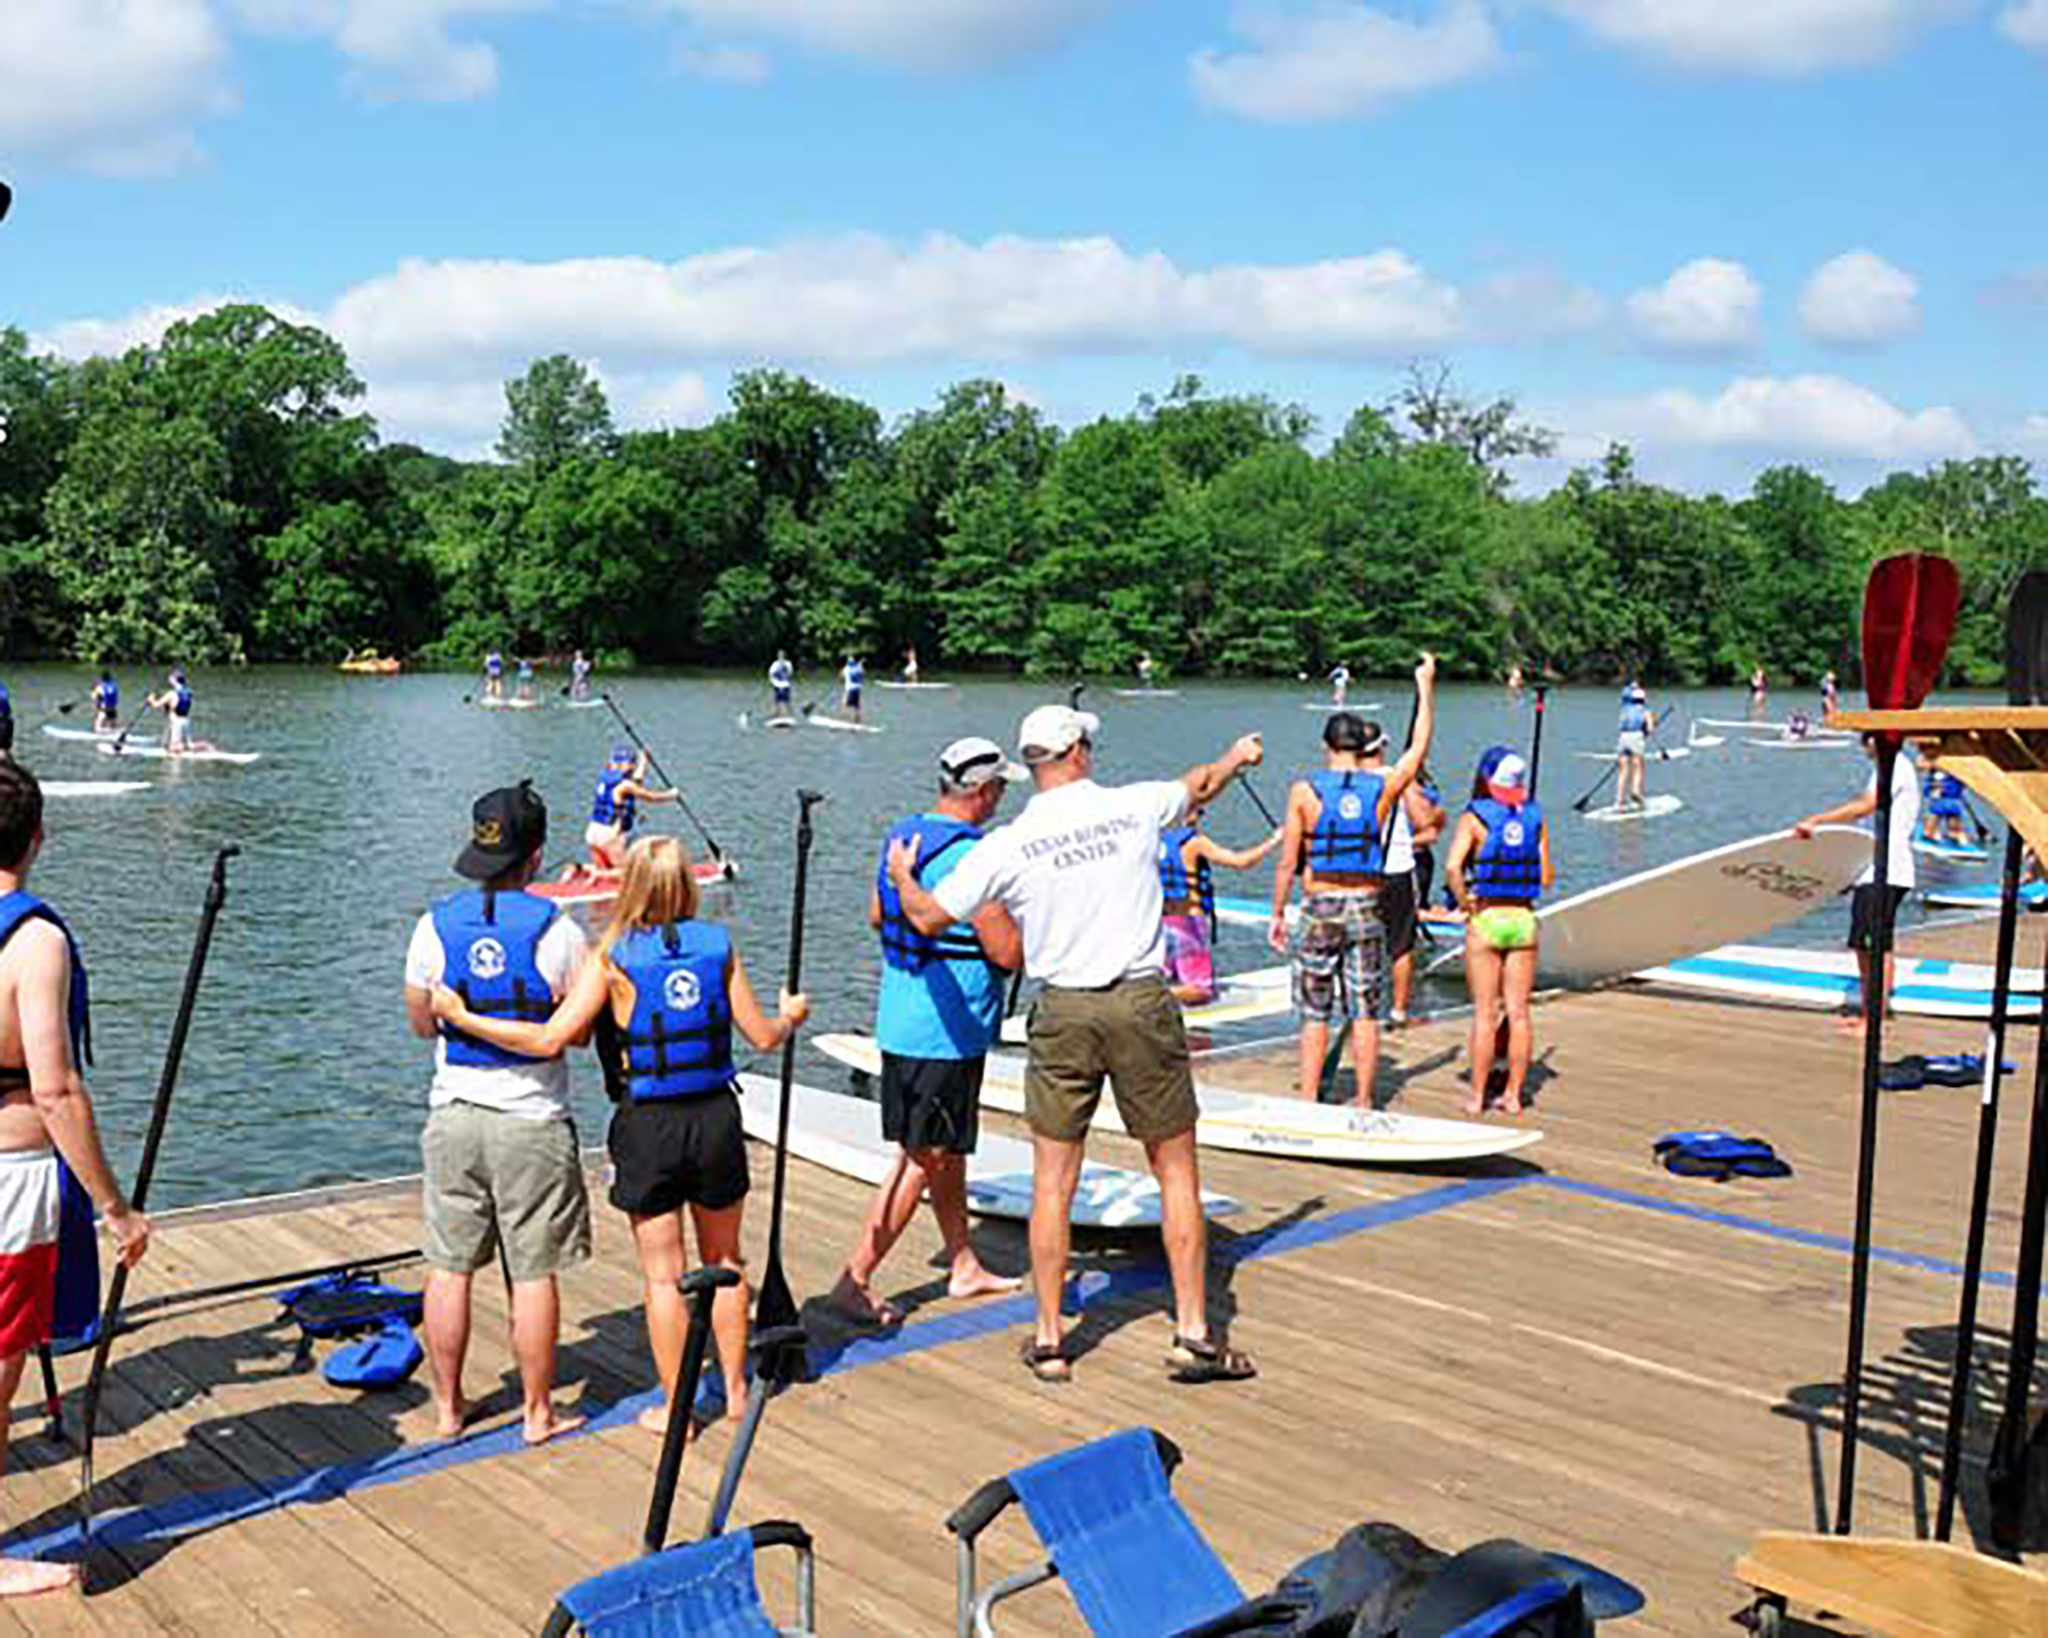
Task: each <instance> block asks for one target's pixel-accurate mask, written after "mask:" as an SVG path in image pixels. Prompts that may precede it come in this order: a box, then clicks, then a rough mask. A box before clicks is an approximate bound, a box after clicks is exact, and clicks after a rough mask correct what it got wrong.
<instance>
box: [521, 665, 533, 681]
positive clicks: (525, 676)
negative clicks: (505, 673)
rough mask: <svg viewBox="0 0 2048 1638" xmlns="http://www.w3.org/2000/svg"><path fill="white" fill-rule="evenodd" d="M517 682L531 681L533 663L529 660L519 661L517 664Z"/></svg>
mask: <svg viewBox="0 0 2048 1638" xmlns="http://www.w3.org/2000/svg"><path fill="white" fill-rule="evenodd" d="M519 680H520V681H521V682H532V681H533V662H532V661H531V660H521V661H520V662H519Z"/></svg>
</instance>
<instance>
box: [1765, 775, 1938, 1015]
mask: <svg viewBox="0 0 2048 1638" xmlns="http://www.w3.org/2000/svg"><path fill="white" fill-rule="evenodd" d="M1863 752H1864V755H1866V756H1868V757H1869V758H1870V760H1871V762H1872V763H1873V764H1875V763H1876V761H1877V738H1876V736H1875V735H1873V734H1865V735H1864V736H1863ZM1875 812H1877V770H1876V768H1875V767H1874V766H1873V767H1872V769H1871V774H1870V781H1869V783H1868V784H1866V785H1865V786H1864V787H1863V793H1862V795H1860V796H1856V797H1853V798H1851V799H1850V800H1849V801H1847V802H1844V803H1843V804H1842V805H1841V806H1840V807H1836V808H1829V809H1827V810H1826V811H1825V812H1823V813H1814V814H1809V815H1808V816H1807V817H1806V818H1804V819H1802V820H1800V821H1799V823H1798V824H1796V825H1794V826H1793V827H1792V829H1793V832H1794V834H1796V835H1799V836H1802V837H1811V836H1812V835H1813V833H1814V832H1815V831H1816V830H1818V829H1819V828H1820V827H1821V826H1822V825H1853V824H1859V823H1861V822H1862V821H1863V820H1865V819H1868V818H1869V817H1870V816H1871V815H1872V814H1874V813H1875ZM1919 829H1920V773H1919V770H1918V769H1917V768H1916V767H1915V766H1914V765H1913V758H1912V756H1911V755H1910V754H1909V753H1908V752H1907V751H1906V749H1905V748H1904V747H1903V746H1902V747H1901V748H1900V750H1899V754H1898V757H1897V758H1896V759H1895V760H1894V762H1893V763H1892V833H1891V836H1890V838H1889V839H1888V841H1887V844H1886V853H1885V878H1886V879H1885V898H1886V899H1887V900H1889V905H1888V906H1886V905H1881V904H1880V903H1879V900H1878V896H1877V866H1876V863H1875V861H1873V862H1872V863H1870V864H1867V865H1865V866H1864V867H1863V874H1862V875H1861V876H1859V877H1857V878H1856V886H1855V890H1854V892H1853V894H1852V896H1851V898H1850V900H1849V939H1848V944H1849V948H1850V949H1852V950H1854V951H1855V952H1856V972H1857V977H1858V981H1859V982H1860V984H1861V985H1862V993H1863V994H1864V995H1866V996H1867V995H1868V994H1869V993H1870V984H1871V976H1872V975H1871V970H1870V946H1871V937H1872V934H1873V933H1874V932H1875V931H1876V928H1877V918H1878V915H1879V913H1880V912H1881V911H1882V910H1884V909H1886V908H1888V909H1889V910H1890V913H1891V915H1892V916H1893V918H1894V919H1896V918H1897V916H1898V913H1899V909H1900V907H1901V906H1902V905H1903V904H1904V903H1905V902H1906V895H1907V894H1908V893H1910V892H1912V890H1913V887H1914V884H1915V883H1916V881H1917V880H1918V877H1917V876H1916V875H1915V874H1914V864H1913V837H1914V835H1915V833H1917V832H1918V830H1919ZM1893 965H1894V964H1893V959H1892V957H1891V955H1890V954H1889V953H1887V954H1886V956H1885V962H1884V971H1883V972H1882V973H1881V974H1879V975H1877V977H1878V993H1877V1005H1878V1007H1879V1009H1880V1010H1883V1009H1884V1008H1885V1007H1887V1006H1888V1005H1889V1004H1890V999H1891V993H1892V972H1893ZM1841 1027H1842V1030H1843V1031H1844V1033H1846V1034H1851V1035H1861V1034H1862V1033H1863V1007H1862V1005H1861V1004H1860V1002H1858V1003H1854V1004H1850V1005H1846V1006H1845V1007H1844V1008H1843V1016H1842V1022H1841Z"/></svg>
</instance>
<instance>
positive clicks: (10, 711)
mask: <svg viewBox="0 0 2048 1638" xmlns="http://www.w3.org/2000/svg"><path fill="white" fill-rule="evenodd" d="M13 754H14V696H13V695H12V694H10V693H8V691H7V685H6V684H5V683H4V682H0V757H4V756H12V755H13Z"/></svg>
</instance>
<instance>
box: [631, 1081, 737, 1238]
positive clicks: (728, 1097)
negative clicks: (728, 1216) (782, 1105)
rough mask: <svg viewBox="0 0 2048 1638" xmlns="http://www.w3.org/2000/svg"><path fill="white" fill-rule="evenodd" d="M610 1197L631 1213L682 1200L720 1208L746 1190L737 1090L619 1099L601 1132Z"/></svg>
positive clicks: (649, 1213)
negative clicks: (645, 1099)
mask: <svg viewBox="0 0 2048 1638" xmlns="http://www.w3.org/2000/svg"><path fill="white" fill-rule="evenodd" d="M605 1147H606V1148H607V1149H608V1150H610V1151H611V1157H612V1170H613V1178H612V1188H611V1202H612V1204H613V1205H614V1206H617V1207H618V1208H619V1210H620V1211H627V1212H631V1213H633V1215H634V1216H636V1217H658V1216H660V1215H661V1214H662V1213H663V1212H670V1211H677V1210H680V1209H681V1208H682V1207H684V1206H702V1207H704V1208H705V1209H706V1210H707V1211H722V1210H723V1209H724V1208H725V1207H727V1206H736V1205H738V1204H739V1203H740V1201H742V1200H744V1199H745V1198H746V1197H747V1184H748V1181H749V1179H748V1175H747V1134H746V1129H745V1128H744V1127H743V1126H741V1124H740V1100H739V1095H738V1094H737V1093H735V1092H734V1091H732V1090H731V1089H730V1088H727V1089H726V1090H725V1091H723V1092H707V1093H705V1094H703V1095H702V1096H700V1097H692V1098H659V1099H655V1100H653V1101H651V1102H648V1103H622V1104H620V1105H619V1107H618V1108H617V1109H616V1110H615V1111H613V1114H612V1127H611V1131H610V1132H609V1133H607V1134H606V1136H605Z"/></svg>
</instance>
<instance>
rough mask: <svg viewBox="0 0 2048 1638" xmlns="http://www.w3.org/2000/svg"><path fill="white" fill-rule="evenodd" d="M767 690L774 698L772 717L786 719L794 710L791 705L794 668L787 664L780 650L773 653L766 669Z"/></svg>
mask: <svg viewBox="0 0 2048 1638" xmlns="http://www.w3.org/2000/svg"><path fill="white" fill-rule="evenodd" d="M768 689H769V692H770V693H771V694H772V695H773V696H774V703H773V706H772V711H773V714H774V715H776V716H778V717H786V716H788V715H789V714H790V713H791V712H792V711H794V710H795V709H796V707H795V706H794V705H793V704H792V703H791V701H792V699H793V698H794V695H795V690H796V667H795V666H793V665H791V664H790V663H789V656H788V655H787V654H785V653H783V652H782V650H780V649H777V650H776V651H775V658H774V660H773V661H772V662H771V663H770V665H769V667H768Z"/></svg>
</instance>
